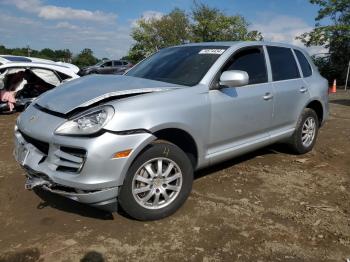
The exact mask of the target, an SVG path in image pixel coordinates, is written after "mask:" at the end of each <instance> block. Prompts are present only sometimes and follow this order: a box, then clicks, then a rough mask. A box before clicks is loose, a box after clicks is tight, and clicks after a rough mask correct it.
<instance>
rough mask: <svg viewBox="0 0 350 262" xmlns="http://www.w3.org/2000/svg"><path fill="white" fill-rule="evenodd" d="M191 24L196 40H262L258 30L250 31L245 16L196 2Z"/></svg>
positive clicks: (194, 39)
mask: <svg viewBox="0 0 350 262" xmlns="http://www.w3.org/2000/svg"><path fill="white" fill-rule="evenodd" d="M192 19H193V24H192V25H191V29H192V34H193V36H192V37H193V41H194V42H210V41H238V40H243V41H244V40H262V39H263V37H262V34H261V33H260V32H258V31H249V30H248V26H249V23H248V22H247V21H246V20H245V18H244V17H243V16H240V15H234V16H229V15H225V14H224V13H223V12H222V11H220V10H219V9H217V8H211V7H209V6H208V5H205V4H202V3H197V2H195V6H194V8H193V9H192Z"/></svg>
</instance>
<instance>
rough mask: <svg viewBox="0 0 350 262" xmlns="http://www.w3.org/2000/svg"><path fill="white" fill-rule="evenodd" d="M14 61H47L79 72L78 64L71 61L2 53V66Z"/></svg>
mask: <svg viewBox="0 0 350 262" xmlns="http://www.w3.org/2000/svg"><path fill="white" fill-rule="evenodd" d="M13 62H35V63H45V64H57V65H62V66H65V67H69V68H70V69H72V71H73V72H74V73H76V74H77V73H78V72H79V70H80V69H79V67H77V66H76V65H73V64H70V63H65V62H60V61H58V62H55V61H52V60H48V59H43V58H37V57H27V56H15V55H0V66H1V65H4V64H7V63H13Z"/></svg>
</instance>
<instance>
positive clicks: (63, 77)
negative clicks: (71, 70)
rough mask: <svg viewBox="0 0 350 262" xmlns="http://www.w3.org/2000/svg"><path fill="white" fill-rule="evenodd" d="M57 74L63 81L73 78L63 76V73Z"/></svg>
mask: <svg viewBox="0 0 350 262" xmlns="http://www.w3.org/2000/svg"><path fill="white" fill-rule="evenodd" d="M56 73H57V74H58V75H59V77H60V78H61V80H62V81H63V80H66V79H69V78H72V77H71V76H69V75H66V74H63V73H61V72H59V71H56Z"/></svg>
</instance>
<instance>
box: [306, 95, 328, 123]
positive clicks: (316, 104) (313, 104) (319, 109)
mask: <svg viewBox="0 0 350 262" xmlns="http://www.w3.org/2000/svg"><path fill="white" fill-rule="evenodd" d="M305 108H310V109H312V110H314V111H315V113H316V115H317V118H318V123H319V126H321V124H322V122H323V119H324V109H323V105H322V103H321V102H320V101H319V100H317V99H314V100H311V101H309V102H308V103H307V105H306V106H305Z"/></svg>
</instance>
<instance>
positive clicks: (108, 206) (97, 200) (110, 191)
mask: <svg viewBox="0 0 350 262" xmlns="http://www.w3.org/2000/svg"><path fill="white" fill-rule="evenodd" d="M27 172H28V174H27V180H26V182H25V184H24V188H25V189H27V190H33V189H35V188H41V189H43V190H45V191H49V192H51V193H53V194H58V195H61V196H63V197H66V198H69V199H72V200H74V201H77V202H80V203H83V204H88V205H90V206H93V207H96V208H99V209H103V210H106V211H110V212H113V211H116V210H117V208H118V204H117V199H116V196H117V195H118V187H114V188H107V189H102V190H92V191H89V190H78V189H74V188H69V187H65V186H61V185H58V184H55V183H53V182H52V181H50V180H49V179H48V178H47V177H46V176H45V175H44V176H43V175H42V174H36V173H33V172H31V171H29V170H27Z"/></svg>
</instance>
